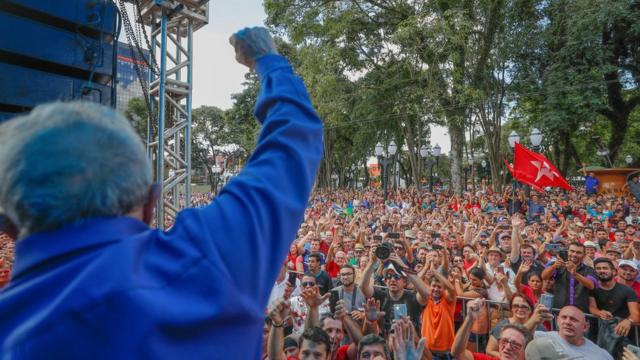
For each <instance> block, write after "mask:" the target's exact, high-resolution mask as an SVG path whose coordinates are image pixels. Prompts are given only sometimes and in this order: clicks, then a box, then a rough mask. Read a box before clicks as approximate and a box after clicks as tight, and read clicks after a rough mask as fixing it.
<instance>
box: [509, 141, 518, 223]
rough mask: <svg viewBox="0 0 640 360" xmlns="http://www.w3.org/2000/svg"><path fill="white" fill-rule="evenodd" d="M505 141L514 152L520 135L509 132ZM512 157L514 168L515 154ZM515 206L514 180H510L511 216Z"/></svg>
mask: <svg viewBox="0 0 640 360" xmlns="http://www.w3.org/2000/svg"><path fill="white" fill-rule="evenodd" d="M507 140H508V141H509V147H511V150H512V151H515V148H516V143H519V142H520V135H518V133H517V132H516V131H515V130H514V131H512V132H511V134H509V137H508V138H507ZM513 156H514V164H513V165H514V166H515V153H514V154H513ZM515 206H516V179H515V178H513V180H512V194H511V214H510V215H513V213H514V212H515V211H516V209H515Z"/></svg>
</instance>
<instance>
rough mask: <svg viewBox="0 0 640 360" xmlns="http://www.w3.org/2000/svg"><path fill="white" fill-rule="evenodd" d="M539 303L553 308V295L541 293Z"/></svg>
mask: <svg viewBox="0 0 640 360" xmlns="http://www.w3.org/2000/svg"><path fill="white" fill-rule="evenodd" d="M540 304H542V305H544V306H546V307H547V309H549V310H551V309H552V308H553V295H551V294H542V296H540Z"/></svg>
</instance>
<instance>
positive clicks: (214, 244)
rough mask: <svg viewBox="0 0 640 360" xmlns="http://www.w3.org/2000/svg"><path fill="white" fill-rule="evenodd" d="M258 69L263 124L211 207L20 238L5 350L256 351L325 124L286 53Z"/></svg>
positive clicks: (241, 355)
mask: <svg viewBox="0 0 640 360" xmlns="http://www.w3.org/2000/svg"><path fill="white" fill-rule="evenodd" d="M265 31H266V30H265ZM255 65H256V69H257V72H258V75H259V76H260V80H261V92H260V96H259V98H258V100H257V102H256V116H257V117H258V119H259V120H260V121H261V122H263V125H264V126H263V130H262V132H261V134H260V139H259V140H258V144H257V146H256V149H255V151H254V153H253V155H252V156H251V158H250V159H249V161H248V163H247V165H246V167H245V169H244V170H243V171H242V172H241V173H240V174H238V175H237V176H236V177H234V179H233V180H232V181H231V182H230V183H229V184H228V185H227V186H225V188H224V189H223V190H222V191H221V192H220V194H219V195H218V196H217V197H216V199H215V201H214V202H213V203H212V204H210V205H209V206H207V207H205V208H201V209H188V210H185V211H182V212H181V213H180V214H179V215H178V217H177V219H176V222H175V225H174V226H173V228H172V229H171V230H170V231H168V232H166V233H163V232H160V231H157V230H150V229H149V228H148V227H147V226H146V225H145V224H144V223H143V222H141V221H139V220H136V219H134V218H133V217H128V216H120V217H108V218H100V217H93V218H90V219H87V220H80V221H78V222H75V223H71V224H67V225H63V226H61V227H60V228H59V229H57V230H55V231H49V232H36V233H35V235H32V236H27V237H25V238H21V239H19V240H18V242H17V247H16V262H15V268H14V274H13V275H14V276H13V280H12V282H11V283H10V284H9V286H8V287H7V288H5V289H3V291H2V292H0V318H1V319H2V322H0V349H1V351H2V355H0V357H2V358H17V359H20V358H28V359H34V358H51V357H55V358H64V359H73V358H82V359H86V358H91V357H94V358H110V359H111V358H118V359H120V358H179V357H187V358H193V357H216V356H218V354H219V353H220V351H224V350H225V349H227V350H231V349H233V350H236V349H237V350H238V351H232V352H227V353H225V355H224V358H226V359H234V358H238V359H247V358H258V357H259V356H260V351H261V344H260V341H261V331H262V325H263V320H264V307H265V306H266V304H267V300H268V297H269V293H270V291H271V287H272V284H273V283H274V282H275V279H276V276H277V272H278V270H279V268H280V266H279V264H281V263H282V261H283V259H284V258H285V255H286V253H287V249H288V248H289V245H290V243H291V241H292V240H293V238H294V237H295V233H296V231H297V229H298V227H299V225H300V222H301V221H302V217H303V214H304V209H305V206H306V204H307V201H308V197H309V193H310V191H311V186H312V184H313V182H314V180H315V177H316V174H317V170H318V165H319V162H320V159H321V156H322V124H321V121H320V119H319V118H318V117H317V115H316V114H315V111H314V110H313V108H312V106H311V103H310V100H309V98H308V95H307V93H306V90H305V88H304V85H303V83H302V81H301V80H300V79H299V78H297V77H296V76H294V74H293V72H292V69H291V67H290V65H289V64H288V62H287V61H286V59H284V58H282V57H280V56H277V55H266V56H263V57H261V58H260V59H258V61H256V64H255ZM284 99H286V101H283V100H284ZM123 121H124V120H123ZM81 125H82V126H85V125H84V124H81ZM64 143H65V144H66V143H67V142H64ZM58 146H61V145H58ZM103 150H104V149H100V151H103ZM141 151H142V149H141ZM291 174H295V176H291ZM120 177H122V175H120ZM43 186H44V185H43ZM95 186H97V185H95ZM189 355H191V356H189Z"/></svg>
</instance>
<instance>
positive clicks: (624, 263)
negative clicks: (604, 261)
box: [618, 260, 638, 271]
mask: <svg viewBox="0 0 640 360" xmlns="http://www.w3.org/2000/svg"><path fill="white" fill-rule="evenodd" d="M622 266H629V267H632V268H633V269H634V270H635V271H638V263H636V262H635V261H633V260H620V261H618V267H622Z"/></svg>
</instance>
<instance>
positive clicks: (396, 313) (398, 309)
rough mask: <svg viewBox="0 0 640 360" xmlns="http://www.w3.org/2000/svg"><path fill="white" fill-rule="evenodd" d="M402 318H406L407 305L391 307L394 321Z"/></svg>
mask: <svg viewBox="0 0 640 360" xmlns="http://www.w3.org/2000/svg"><path fill="white" fill-rule="evenodd" d="M403 316H407V304H394V305H393V318H394V320H400V318H401V317H403Z"/></svg>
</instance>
